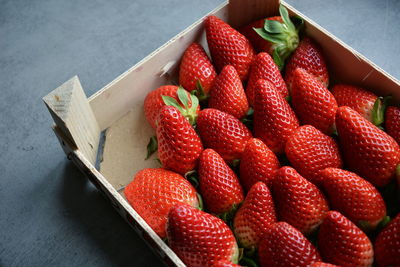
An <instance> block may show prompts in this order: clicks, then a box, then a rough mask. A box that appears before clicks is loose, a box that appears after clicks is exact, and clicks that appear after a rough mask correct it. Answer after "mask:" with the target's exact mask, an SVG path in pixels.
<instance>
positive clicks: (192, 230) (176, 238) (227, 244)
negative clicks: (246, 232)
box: [167, 204, 239, 267]
mask: <svg viewBox="0 0 400 267" xmlns="http://www.w3.org/2000/svg"><path fill="white" fill-rule="evenodd" d="M167 237H168V245H169V246H170V248H171V249H172V250H173V251H174V252H175V253H176V254H177V255H178V257H179V258H180V259H181V260H182V261H183V262H184V263H185V264H186V265H187V266H194V267H196V266H199V267H200V266H213V264H214V263H217V262H218V261H220V260H227V261H231V262H233V263H237V261H238V254H239V253H238V247H237V244H236V240H235V237H234V236H233V233H232V231H231V230H230V229H229V227H228V226H227V225H226V224H225V223H224V222H223V221H222V220H220V219H219V218H217V217H215V216H213V215H211V214H208V213H205V212H203V211H200V210H197V209H195V208H192V207H190V206H189V205H186V204H181V205H175V206H174V207H172V208H171V210H170V212H169V214H168V222H167Z"/></svg>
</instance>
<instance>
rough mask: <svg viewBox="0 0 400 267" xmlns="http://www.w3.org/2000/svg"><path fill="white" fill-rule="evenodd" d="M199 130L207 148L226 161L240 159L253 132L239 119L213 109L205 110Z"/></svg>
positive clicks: (199, 121) (198, 126)
mask: <svg viewBox="0 0 400 267" xmlns="http://www.w3.org/2000/svg"><path fill="white" fill-rule="evenodd" d="M197 129H198V131H199V133H200V137H201V140H202V141H203V144H204V146H205V147H208V148H212V149H214V150H215V151H216V152H218V154H220V155H221V157H222V158H223V159H224V160H226V161H231V160H233V159H239V158H241V156H242V153H243V151H244V148H245V147H246V144H247V141H248V140H249V139H250V138H252V135H251V132H250V131H249V129H247V127H246V126H245V125H244V124H243V123H242V122H240V121H239V120H238V119H237V118H235V117H233V116H232V115H230V114H227V113H225V112H222V111H219V110H217V109H213V108H207V109H203V110H202V111H201V112H200V113H199V116H198V118H197Z"/></svg>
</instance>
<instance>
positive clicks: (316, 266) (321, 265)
mask: <svg viewBox="0 0 400 267" xmlns="http://www.w3.org/2000/svg"><path fill="white" fill-rule="evenodd" d="M310 267H340V266H338V265H334V264H330V263H325V262H320V261H319V262H315V263H313V264H311V265H310Z"/></svg>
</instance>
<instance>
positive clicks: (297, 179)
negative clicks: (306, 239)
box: [272, 167, 329, 234]
mask: <svg viewBox="0 0 400 267" xmlns="http://www.w3.org/2000/svg"><path fill="white" fill-rule="evenodd" d="M272 194H273V197H274V201H275V205H276V210H277V213H278V218H279V220H280V221H285V222H287V223H289V224H290V225H292V226H294V227H295V228H297V230H299V231H300V232H302V233H303V234H310V233H312V232H313V231H314V230H315V229H316V228H317V227H318V226H319V225H320V224H321V223H322V220H323V219H324V217H325V216H326V213H327V212H328V211H329V207H328V203H327V201H326V199H325V197H324V195H323V194H322V193H321V191H319V189H318V188H317V187H316V186H315V185H314V184H312V183H310V182H309V181H307V179H305V178H303V177H302V176H301V175H300V174H299V173H298V172H297V171H296V170H295V169H293V168H292V167H282V168H280V169H279V170H278V171H277V172H276V177H275V180H274V181H273V186H272Z"/></svg>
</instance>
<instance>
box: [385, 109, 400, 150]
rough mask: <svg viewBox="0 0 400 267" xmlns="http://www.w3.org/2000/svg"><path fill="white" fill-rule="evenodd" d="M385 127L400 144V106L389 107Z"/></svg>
mask: <svg viewBox="0 0 400 267" xmlns="http://www.w3.org/2000/svg"><path fill="white" fill-rule="evenodd" d="M385 127H386V132H387V134H388V135H390V136H391V137H393V138H394V140H396V142H397V143H399V144H400V108H398V107H388V108H387V109H386V114H385Z"/></svg>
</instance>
